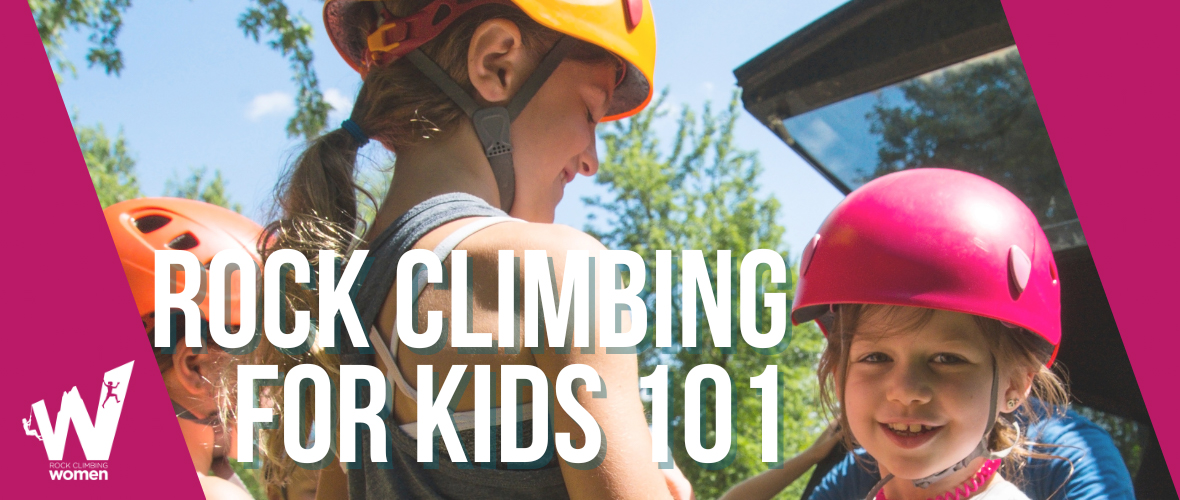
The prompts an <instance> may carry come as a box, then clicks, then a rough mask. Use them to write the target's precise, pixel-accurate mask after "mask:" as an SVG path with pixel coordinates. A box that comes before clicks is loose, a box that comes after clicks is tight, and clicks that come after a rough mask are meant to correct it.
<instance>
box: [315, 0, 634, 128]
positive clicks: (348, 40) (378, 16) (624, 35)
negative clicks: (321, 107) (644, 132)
mask: <svg viewBox="0 0 1180 500" xmlns="http://www.w3.org/2000/svg"><path fill="white" fill-rule="evenodd" d="M490 3H495V4H501V5H514V6H516V8H518V9H520V10H522V11H524V13H525V14H526V15H528V16H529V17H530V18H532V19H533V20H534V21H536V22H537V23H539V24H541V25H542V26H545V27H547V28H549V29H552V30H554V31H556V32H558V33H562V34H565V35H568V36H571V37H573V38H577V39H579V40H582V41H585V42H589V43H592V44H594V45H597V46H599V47H602V48H603V49H606V50H608V51H610V52H611V53H613V54H615V55H617V56H619V58H621V59H622V60H623V61H624V62H625V63H626V65H627V71H626V74H625V75H624V76H623V79H622V81H621V82H620V84H619V86H618V88H616V89H615V95H614V100H613V101H612V102H611V105H610V107H609V110H608V111H607V116H606V118H603V121H610V120H618V119H620V118H626V117H628V116H631V115H633V114H635V113H638V112H639V111H640V110H642V109H643V108H644V107H645V106H646V105H647V103H648V102H649V101H651V96H652V82H653V80H652V76H653V74H654V72H655V62H656V27H655V21H654V20H653V19H652V13H651V5H650V4H649V3H648V0H595V1H586V0H435V1H433V2H431V3H430V4H428V5H426V6H425V7H423V8H422V9H420V10H419V11H418V12H416V13H414V14H411V15H409V16H406V17H403V18H394V17H393V16H392V15H391V14H389V11H388V10H386V8H385V5H384V3H383V2H381V1H380V0H328V1H327V2H326V3H325V4H324V26H325V27H326V28H327V31H328V37H329V38H331V39H332V44H333V45H335V46H336V50H337V51H338V52H340V56H341V57H343V58H344V60H345V61H346V62H347V63H348V65H349V66H352V68H353V69H355V70H357V71H358V72H359V73H360V74H361V75H362V76H363V75H366V74H368V72H369V68H372V67H374V66H381V65H385V64H389V63H391V62H393V61H394V60H396V59H398V58H401V57H402V56H405V55H406V54H408V53H410V52H412V51H413V50H415V49H417V48H418V47H420V46H422V44H424V43H426V42H428V41H430V40H431V39H433V38H434V37H436V36H438V35H439V34H440V33H442V32H443V30H445V29H446V28H447V26H449V25H450V24H451V22H452V21H454V20H455V19H458V18H459V17H460V16H462V15H463V14H464V13H466V12H467V11H469V10H471V9H472V8H475V7H478V6H480V5H486V4H490ZM374 14H375V15H374Z"/></svg>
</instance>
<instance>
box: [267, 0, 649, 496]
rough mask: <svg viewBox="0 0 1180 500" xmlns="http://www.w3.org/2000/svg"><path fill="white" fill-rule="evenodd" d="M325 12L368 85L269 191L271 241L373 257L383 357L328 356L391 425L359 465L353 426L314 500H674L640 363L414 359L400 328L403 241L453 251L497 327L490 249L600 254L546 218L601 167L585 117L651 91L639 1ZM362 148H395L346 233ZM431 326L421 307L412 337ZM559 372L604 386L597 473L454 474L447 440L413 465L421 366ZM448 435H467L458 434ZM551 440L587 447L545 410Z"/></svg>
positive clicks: (558, 274) (567, 358) (360, 301)
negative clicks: (348, 460)
mask: <svg viewBox="0 0 1180 500" xmlns="http://www.w3.org/2000/svg"><path fill="white" fill-rule="evenodd" d="M324 21H325V24H326V27H327V31H328V34H329V36H330V37H331V39H332V42H333V44H334V45H335V46H336V48H337V50H338V51H339V52H340V54H341V55H342V56H343V57H344V59H345V60H346V61H347V62H348V63H349V64H350V65H351V66H352V67H353V68H354V69H356V70H357V71H358V72H360V73H361V75H362V77H363V79H364V83H363V85H362V86H361V89H360V91H359V93H358V95H357V99H356V103H355V106H354V107H353V110H352V114H351V116H350V118H349V119H348V120H346V121H345V122H344V123H343V124H342V126H341V128H340V129H338V130H336V131H333V132H329V133H327V134H325V135H324V136H322V137H320V138H318V139H316V140H314V141H312V143H311V144H310V145H309V146H308V149H307V151H306V152H305V153H304V154H303V155H302V156H301V157H300V158H299V160H298V161H297V163H296V165H295V166H294V167H293V168H292V170H291V171H290V172H289V174H288V175H287V176H286V177H285V179H284V181H283V183H282V184H281V186H280V189H279V193H278V205H279V209H280V210H281V213H280V215H279V220H277V221H276V222H274V223H272V224H271V225H270V227H269V229H270V232H271V238H272V239H271V241H272V242H273V246H271V248H272V249H279V248H294V249H297V250H300V251H302V252H304V253H305V254H306V255H308V256H309V257H310V258H312V259H313V260H314V259H315V258H316V257H317V255H318V252H319V251H320V250H322V249H335V250H337V251H338V252H339V253H341V254H346V252H348V251H350V250H352V249H355V248H357V247H358V246H360V247H367V248H368V250H369V251H370V253H369V258H370V259H371V261H372V265H371V268H370V271H369V273H368V275H367V277H366V278H365V281H364V286H363V287H362V289H361V290H360V293H359V296H358V298H357V299H356V301H355V305H356V308H357V311H358V313H359V315H360V319H361V323H362V325H363V327H364V328H365V332H366V333H367V334H369V338H370V341H371V343H372V344H373V345H372V348H373V350H375V351H376V355H373V354H365V353H362V352H361V350H359V349H355V348H353V346H350V345H348V344H349V342H347V341H344V344H345V345H344V346H342V347H341V352H340V355H339V360H338V361H339V362H340V363H342V364H373V365H375V366H377V367H379V368H380V369H381V370H382V371H383V372H384V373H385V375H386V378H387V379H388V380H389V381H390V383H391V385H392V386H393V388H392V389H391V391H392V397H391V399H392V403H391V404H390V405H389V406H388V407H387V409H388V410H389V413H388V417H387V418H386V424H387V427H388V429H387V430H388V431H389V432H388V435H389V436H390V440H391V441H392V443H391V444H392V458H391V461H390V462H389V463H373V462H371V461H370V456H369V455H370V453H369V449H368V446H369V443H368V439H367V434H364V428H363V427H362V428H361V432H362V439H361V440H362V442H364V443H365V444H364V447H363V448H362V449H361V450H360V451H359V452H358V456H359V457H362V459H363V460H364V462H363V463H362V464H360V465H359V467H355V468H350V469H349V470H348V471H347V474H346V475H345V474H343V473H342V472H341V471H342V469H341V468H340V467H337V466H335V465H332V466H328V467H326V468H324V470H323V472H322V475H321V480H320V490H319V498H343V497H344V495H345V493H346V492H347V494H348V495H349V497H350V498H475V497H478V498H514V499H516V498H562V497H570V498H665V497H668V496H669V488H668V485H667V484H666V483H665V479H664V476H663V475H662V474H661V473H660V470H659V469H658V468H657V464H655V463H653V462H652V461H651V459H650V456H651V451H650V448H651V439H650V435H649V433H648V429H647V421H646V419H645V417H644V411H643V406H642V403H641V401H640V398H639V392H638V363H637V358H636V356H635V355H623V354H607V353H606V352H605V350H604V349H603V348H602V347H601V346H596V348H595V349H593V352H590V350H586V351H585V352H583V350H581V349H572V350H571V352H568V353H559V352H556V351H554V350H553V349H551V348H546V349H544V350H543V352H542V350H533V349H520V350H518V352H513V351H511V350H505V349H493V352H484V353H479V354H472V353H467V352H462V353H461V352H460V351H459V350H458V349H456V348H455V347H454V346H450V345H444V346H443V347H442V349H441V350H439V351H437V352H433V353H421V352H415V351H414V350H411V349H409V348H407V347H405V346H402V345H401V344H400V343H399V342H398V339H397V335H396V333H394V332H395V328H394V325H395V307H394V305H395V304H396V302H397V300H396V295H397V294H396V290H395V287H394V286H393V280H394V275H395V272H394V271H395V269H396V267H397V261H398V258H399V257H400V256H401V255H402V254H403V253H404V252H406V251H408V250H410V249H427V250H434V251H435V253H437V254H439V255H441V256H446V255H447V254H448V253H449V251H450V250H453V249H460V250H466V252H467V255H468V256H469V258H470V259H471V264H470V265H469V266H468V267H469V269H471V270H472V273H473V276H472V277H471V280H472V285H471V289H472V290H473V297H472V306H471V311H470V316H469V317H470V318H471V319H470V321H471V323H472V325H473V327H474V328H476V330H472V331H496V330H495V329H497V328H498V325H499V318H498V315H497V305H496V304H497V301H498V297H497V290H498V287H497V285H496V283H497V276H496V269H497V257H498V255H497V252H498V251H500V250H513V251H514V252H515V255H516V256H518V257H521V256H523V252H524V251H525V250H546V251H547V252H548V255H549V256H550V257H551V258H552V262H553V264H552V269H553V270H554V274H555V276H554V279H555V281H556V282H558V283H560V282H561V281H562V279H563V277H562V269H563V268H564V260H565V256H566V251H568V250H588V251H590V252H591V254H592V255H593V254H594V253H596V252H598V251H600V250H602V249H603V246H602V245H601V244H600V243H599V242H598V241H597V240H595V239H593V238H591V237H590V236H588V235H586V234H584V233H582V232H580V231H577V230H575V229H572V228H569V227H566V226H561V225H554V224H552V222H553V218H554V210H555V208H556V206H557V203H558V202H559V201H560V200H561V198H562V194H563V190H564V188H565V185H566V184H567V183H569V182H570V181H572V180H574V178H575V177H576V176H577V175H578V174H582V175H593V174H594V173H595V172H596V171H597V168H598V158H597V152H596V145H595V140H596V138H595V126H596V125H597V124H598V123H599V122H601V121H604V120H615V119H619V118H623V117H626V116H629V115H631V114H634V113H636V112H638V111H639V110H640V109H642V108H643V107H644V106H645V105H646V104H647V102H648V101H649V100H650V98H651V93H652V71H653V66H654V60H655V28H654V24H653V21H652V13H651V8H650V6H649V5H648V3H647V2H646V1H645V0H610V1H607V0H596V1H586V0H514V1H508V0H387V1H365V0H329V1H328V2H327V3H326V4H325V6H324ZM370 139H372V140H376V141H378V142H380V143H381V144H382V145H383V146H384V147H385V148H386V149H388V150H390V151H393V152H395V153H396V154H397V159H396V163H395V168H394V175H393V180H392V184H391V185H390V187H389V190H388V195H387V196H386V198H385V200H384V201H383V203H381V208H380V209H379V210H378V212H377V214H376V218H375V221H374V222H373V223H372V225H371V226H370V227H369V228H368V231H367V232H364V228H361V227H358V226H359V224H360V221H358V219H357V195H356V193H357V192H358V191H359V188H358V186H357V184H356V181H355V169H356V156H357V150H358V149H359V148H360V147H362V146H363V145H364V144H366V143H367V142H368V141H369V140H370ZM362 233H363V234H362ZM354 235H358V236H357V237H354ZM444 266H448V267H449V266H450V259H447V260H446V261H444ZM416 293H418V294H420V295H419V296H418V299H419V302H418V304H419V305H418V308H419V309H418V310H419V311H424V310H431V311H442V312H443V314H444V315H445V316H450V306H449V304H450V292H449V291H447V290H436V289H435V288H434V287H433V286H424V287H420V288H418V290H417V291H416ZM518 303H520V302H519V298H518ZM424 323H425V319H424V317H423V319H422V321H420V322H419V324H418V325H417V327H418V330H419V331H421V328H422V327H423V324H424ZM595 337H597V336H595ZM520 342H521V340H520V339H518V340H517V343H515V344H514V345H517V346H519V345H521V343H520ZM368 352H372V351H368ZM572 364H584V365H589V366H591V367H593V368H594V369H595V370H596V371H597V372H598V374H599V375H600V376H601V377H602V381H603V382H604V385H605V388H606V391H607V393H608V394H609V396H608V397H605V398H594V397H592V396H591V394H590V393H589V392H588V391H586V390H585V389H582V390H579V391H578V394H577V399H578V402H579V403H580V404H581V405H582V406H583V407H584V408H585V409H586V410H587V411H588V412H589V414H590V415H591V416H593V417H594V419H595V420H596V421H597V422H598V424H599V425H600V426H601V430H602V433H603V436H604V438H605V442H606V443H608V445H607V446H604V450H605V451H604V455H603V456H601V457H600V458H601V462H600V463H598V465H597V466H595V467H584V466H581V467H579V466H575V465H571V464H569V463H567V462H565V461H563V460H559V459H556V458H554V459H553V460H551V461H548V462H546V463H541V464H537V465H539V466H540V467H539V468H534V469H532V470H509V469H512V468H513V466H512V465H511V464H505V463H503V462H499V461H497V460H495V459H493V462H496V463H494V464H483V465H482V466H480V465H477V466H475V467H474V468H463V467H462V464H460V465H456V463H455V462H462V460H458V461H452V460H450V459H449V456H448V454H447V452H446V450H445V449H440V451H439V455H440V457H439V459H438V462H437V468H426V467H424V464H420V463H418V462H417V461H416V460H415V453H414V450H415V446H416V442H417V439H418V437H417V436H416V434H415V432H416V431H415V429H416V426H415V422H416V419H417V405H418V395H417V392H416V389H415V388H416V387H418V385H419V381H418V380H417V372H418V370H417V368H418V366H419V365H432V366H433V369H434V371H435V373H437V374H443V375H445V374H446V373H448V371H449V369H450V367H452V366H456V365H491V371H493V372H496V373H500V372H502V370H501V367H503V366H508V365H534V366H537V367H539V368H540V369H541V370H542V371H543V372H544V373H545V375H546V377H547V378H548V379H549V382H550V383H551V384H552V383H553V381H554V380H555V379H556V378H557V374H558V372H559V371H561V369H562V368H564V367H566V366H568V365H572ZM280 369H282V368H281V367H280ZM441 377H442V375H440V378H441ZM472 385H474V384H471V385H468V386H467V388H466V389H465V390H464V391H463V393H462V395H461V396H460V397H459V398H458V403H457V407H456V408H455V411H456V414H457V415H458V414H462V413H465V412H469V411H471V410H472V409H473V408H474V407H475V400H476V391H475V389H474V388H473V387H472ZM526 392H527V391H526ZM498 397H499V396H494V397H493V400H492V404H493V405H496V406H498V405H499V403H500V402H499V401H498V400H497V399H498ZM524 400H525V401H526V403H527V401H528V398H527V395H526V397H525V398H524ZM319 418H322V417H317V419H319ZM461 420H462V419H461V418H459V417H458V416H457V417H456V421H461ZM507 425H512V423H508V424H507ZM526 428H527V427H526ZM459 430H460V433H461V437H462V439H463V441H464V443H465V444H466V445H467V446H470V444H471V439H470V438H471V435H470V433H471V432H472V431H471V429H470V428H464V427H463V426H462V425H460V429H459ZM559 432H569V433H571V435H572V436H574V439H576V440H579V441H580V442H584V441H582V440H583V439H584V437H583V436H582V435H581V434H582V431H581V428H580V427H579V426H577V425H576V424H575V423H574V420H573V419H572V418H571V417H570V416H569V415H568V414H567V413H565V411H564V410H563V409H562V408H561V407H560V406H557V405H555V407H554V410H553V414H552V429H551V430H550V435H549V436H545V437H544V439H549V440H552V439H553V436H552V434H553V433H559ZM426 438H429V437H426ZM537 438H541V437H537ZM273 442H281V440H273ZM379 445H380V444H376V446H379ZM467 452H468V457H470V448H468V450H467Z"/></svg>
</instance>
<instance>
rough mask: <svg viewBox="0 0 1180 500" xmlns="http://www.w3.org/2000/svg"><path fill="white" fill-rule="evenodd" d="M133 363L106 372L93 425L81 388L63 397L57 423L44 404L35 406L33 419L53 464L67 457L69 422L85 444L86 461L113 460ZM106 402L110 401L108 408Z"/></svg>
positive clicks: (42, 402)
mask: <svg viewBox="0 0 1180 500" xmlns="http://www.w3.org/2000/svg"><path fill="white" fill-rule="evenodd" d="M133 364H135V362H134V361H131V362H128V363H127V364H125V365H123V366H120V367H118V368H115V369H113V370H111V371H108V372H106V375H105V376H104V377H103V386H102V393H101V394H100V395H99V406H98V412H97V413H96V414H95V417H94V421H93V423H92V422H91V420H90V412H89V411H87V410H86V404H85V403H83V402H82V396H81V395H79V394H78V387H77V386H74V388H72V389H70V391H69V392H66V393H63V394H62V396H61V408H60V409H59V410H58V411H57V422H56V424H54V422H52V421H50V420H49V412H48V410H46V409H45V400H41V401H38V402H36V403H33V415H34V416H36V417H37V428H38V429H40V430H41V437H42V438H43V439H44V444H45V454H46V455H49V459H50V460H61V459H62V455H63V454H64V453H65V447H66V436H68V435H69V433H70V422H73V423H74V431H75V432H77V433H78V440H79V441H81V443H82V451H83V452H84V453H85V454H86V460H107V459H108V458H110V456H111V444H112V443H113V442H114V440H115V428H116V427H118V426H119V415H121V414H122V413H123V400H124V399H125V398H126V396H127V385H128V382H129V381H130V379H131V366H132V365H133ZM107 399H111V401H110V402H109V404H108V401H107Z"/></svg>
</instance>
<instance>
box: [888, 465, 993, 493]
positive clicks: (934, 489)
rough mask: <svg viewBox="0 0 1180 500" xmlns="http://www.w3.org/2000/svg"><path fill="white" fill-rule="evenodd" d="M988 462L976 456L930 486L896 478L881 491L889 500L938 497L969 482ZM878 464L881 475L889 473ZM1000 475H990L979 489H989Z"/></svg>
mask: <svg viewBox="0 0 1180 500" xmlns="http://www.w3.org/2000/svg"><path fill="white" fill-rule="evenodd" d="M986 463H987V459H986V458H984V457H980V458H976V459H975V460H972V461H971V463H970V464H968V465H967V467H964V468H963V469H962V470H960V471H957V472H955V473H954V474H951V475H950V476H947V477H945V478H942V479H941V480H939V481H938V482H936V483H934V484H931V485H930V487H929V488H919V487H917V486H914V483H913V481H911V480H908V479H902V478H894V479H893V480H892V481H889V482H888V483H885V488H884V489H882V490H881V491H883V492H884V493H885V497H886V498H888V499H889V500H926V499H928V498H937V497H938V496H939V495H942V494H944V493H947V492H950V491H952V490H954V489H955V488H956V487H959V486H962V485H963V483H965V482H967V481H968V480H970V479H971V478H972V477H974V476H975V475H976V474H977V473H979V472H980V469H981V468H982V467H983V466H984V464H986ZM878 466H879V467H880V468H881V477H884V476H885V475H886V474H889V471H888V469H886V468H885V467H884V466H883V465H878ZM999 476H1000V474H999V473H998V472H997V473H996V474H994V475H991V477H989V478H988V480H987V481H986V482H985V483H984V484H983V485H982V486H980V487H979V489H978V490H977V491H983V490H985V489H987V487H988V486H989V485H990V484H991V482H992V481H994V480H996V478H998V477H999Z"/></svg>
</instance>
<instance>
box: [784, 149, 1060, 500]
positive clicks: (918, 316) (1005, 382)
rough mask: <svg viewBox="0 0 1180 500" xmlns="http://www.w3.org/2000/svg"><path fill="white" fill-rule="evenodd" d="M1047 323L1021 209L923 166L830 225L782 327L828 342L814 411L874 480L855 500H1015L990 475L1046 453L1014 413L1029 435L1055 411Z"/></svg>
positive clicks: (1051, 302)
mask: <svg viewBox="0 0 1180 500" xmlns="http://www.w3.org/2000/svg"><path fill="white" fill-rule="evenodd" d="M1060 315H1061V308H1060V285H1059V283H1058V279H1057V269H1056V265H1055V263H1054V260H1053V253H1052V249H1051V248H1050V247H1049V242H1048V240H1047V239H1046V237H1045V234H1044V232H1043V231H1042V230H1041V227H1040V224H1039V223H1038V222H1037V219H1036V217H1035V216H1034V215H1033V214H1032V212H1031V211H1030V210H1029V209H1028V207H1026V206H1025V205H1024V203H1022V202H1021V201H1020V199H1018V198H1017V197H1016V196H1015V195H1013V194H1012V193H1010V192H1008V191H1007V190H1006V189H1004V188H1003V187H1000V186H999V185H997V184H995V183H994V182H992V181H989V180H987V179H984V178H982V177H979V176H976V175H974V174H969V173H965V172H961V171H956V170H945V169H932V168H924V169H915V170H906V171H902V172H896V173H893V174H889V175H885V176H883V177H880V178H878V179H876V180H873V181H871V182H869V183H867V184H865V185H864V186H862V187H861V188H860V189H857V190H856V191H854V192H852V193H851V194H849V195H848V197H847V198H846V199H845V200H844V201H843V202H841V203H840V204H839V205H838V206H837V207H836V208H835V209H834V210H833V211H832V213H831V215H829V216H828V218H827V220H825V221H824V223H823V225H822V226H821V227H820V229H819V232H818V233H817V234H816V235H815V236H814V237H813V238H812V239H811V241H810V242H809V243H808V245H807V247H806V248H805V249H804V251H803V256H802V259H801V260H800V263H799V281H798V284H797V289H796V295H795V302H794V305H793V307H792V315H791V319H792V321H793V322H794V323H795V324H799V323H803V322H807V321H812V320H814V321H816V322H817V323H818V324H819V325H820V328H821V329H822V330H823V331H824V333H825V334H826V335H827V337H828V344H827V348H826V350H825V351H824V354H823V356H822V358H821V360H820V365H819V378H820V387H821V399H822V400H823V401H825V402H826V403H827V404H828V406H829V409H830V410H831V411H832V412H833V413H834V414H835V415H836V417H837V421H838V422H839V426H840V428H842V429H844V430H846V431H847V432H845V433H844V436H845V439H846V442H847V444H849V445H850V446H849V449H851V448H852V446H851V445H852V444H856V445H859V446H861V447H863V448H864V449H865V451H866V453H867V454H868V455H869V456H870V457H871V458H872V462H873V464H874V465H875V467H876V468H877V469H878V472H879V474H880V477H881V478H882V479H881V480H880V482H879V483H878V484H877V485H876V486H875V487H874V488H873V489H872V490H871V491H870V493H869V494H868V497H867V498H869V499H872V498H876V499H877V500H881V499H885V498H888V499H893V500H898V499H925V498H939V499H965V498H970V497H975V496H980V497H986V498H1016V499H1024V498H1027V497H1026V496H1025V495H1024V493H1022V492H1021V491H1020V490H1019V489H1018V488H1016V487H1015V486H1013V484H1012V483H1010V482H1008V481H1006V480H1005V479H1004V476H1005V475H1007V476H1009V477H1012V476H1014V475H1016V474H1019V472H1020V471H1019V469H1020V467H1022V466H1023V464H1024V463H1025V462H1026V458H1027V457H1028V456H1029V455H1030V454H1031V455H1033V456H1046V455H1041V454H1038V453H1034V452H1032V451H1030V450H1029V449H1028V443H1027V442H1026V440H1025V439H1024V437H1023V436H1022V435H1021V432H1020V426H1019V425H1018V424H1017V420H1016V418H1015V417H1014V415H1015V413H1016V412H1022V414H1023V415H1022V417H1023V418H1022V419H1021V421H1024V422H1032V421H1035V420H1036V419H1037V418H1038V417H1039V416H1041V415H1044V414H1046V412H1045V409H1046V408H1048V409H1049V412H1048V413H1049V414H1053V413H1055V412H1059V411H1060V410H1061V409H1062V408H1063V407H1064V405H1065V404H1066V402H1067V395H1066V392H1065V389H1064V387H1063V385H1062V383H1061V381H1060V380H1059V379H1058V378H1057V377H1056V376H1055V375H1054V374H1053V372H1052V371H1050V370H1049V366H1050V365H1052V363H1053V358H1054V357H1055V355H1056V352H1057V347H1058V345H1059V343H1060V340H1061V318H1060ZM1030 397H1033V398H1035V399H1037V400H1039V402H1038V403H1030V402H1029V400H1030ZM1040 405H1044V407H1040ZM821 441H823V440H821ZM828 446H829V449H830V440H829V441H828ZM780 487H781V486H780Z"/></svg>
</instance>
